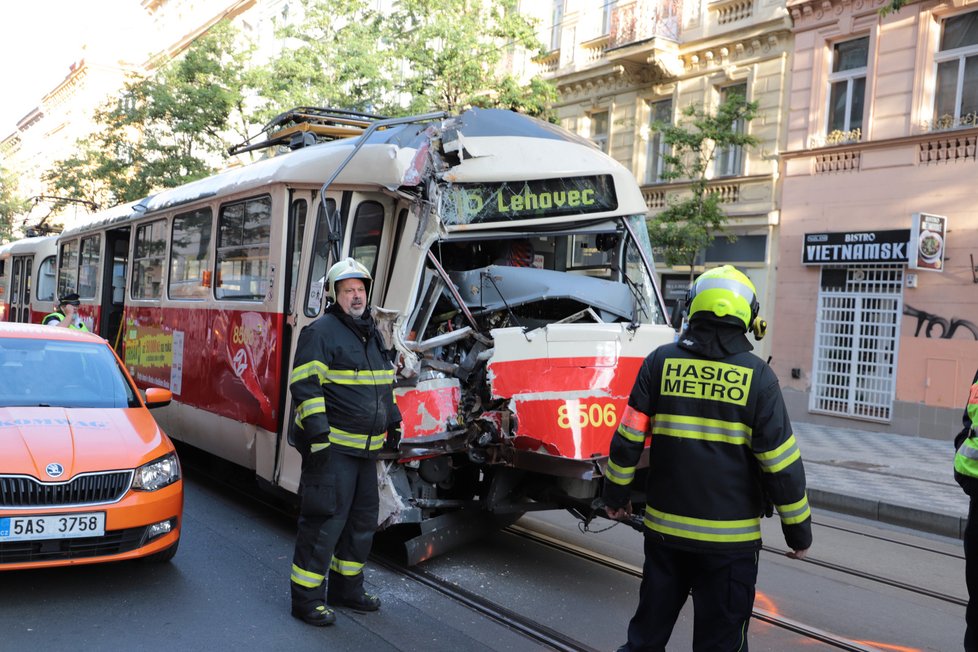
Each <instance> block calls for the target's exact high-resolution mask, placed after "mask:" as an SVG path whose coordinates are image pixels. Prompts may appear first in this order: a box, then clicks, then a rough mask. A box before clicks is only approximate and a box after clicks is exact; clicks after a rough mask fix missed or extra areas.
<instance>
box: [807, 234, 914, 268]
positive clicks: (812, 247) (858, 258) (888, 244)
mask: <svg viewBox="0 0 978 652" xmlns="http://www.w3.org/2000/svg"><path fill="white" fill-rule="evenodd" d="M909 250H910V229H894V230H890V231H858V232H840V233H806V234H805V243H804V246H803V247H802V253H801V262H802V264H803V265H839V264H846V263H850V264H862V263H906V262H908V261H909Z"/></svg>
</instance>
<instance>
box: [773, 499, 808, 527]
mask: <svg viewBox="0 0 978 652" xmlns="http://www.w3.org/2000/svg"><path fill="white" fill-rule="evenodd" d="M777 508H778V515H779V516H780V517H781V522H782V523H784V524H785V525H794V524H795V523H801V522H802V521H804V520H805V519H806V518H808V517H809V516H811V515H812V510H811V508H810V507H809V506H808V496H802V497H801V500H799V501H797V502H793V503H789V504H788V505H777Z"/></svg>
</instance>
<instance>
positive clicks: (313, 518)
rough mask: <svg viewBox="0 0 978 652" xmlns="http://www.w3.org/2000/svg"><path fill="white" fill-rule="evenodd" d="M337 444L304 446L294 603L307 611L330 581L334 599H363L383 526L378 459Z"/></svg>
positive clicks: (320, 599) (294, 561) (323, 595)
mask: <svg viewBox="0 0 978 652" xmlns="http://www.w3.org/2000/svg"><path fill="white" fill-rule="evenodd" d="M336 448H337V447H336V446H331V447H330V448H329V449H327V451H319V452H315V453H307V452H305V451H301V452H302V476H301V477H300V480H299V523H298V536H297V538H296V542H295V554H294V556H293V558H292V577H291V583H290V584H291V587H292V606H293V607H295V608H297V609H299V610H302V611H309V610H312V609H314V608H315V607H316V606H317V605H321V604H323V602H324V600H325V599H326V588H327V584H328V588H329V597H330V602H334V601H339V600H343V599H347V598H349V599H357V598H359V597H360V596H362V595H363V592H364V589H363V565H364V563H365V562H366V561H367V555H369V554H370V545H371V543H372V542H373V537H374V531H375V530H376V529H377V512H378V509H379V498H378V493H377V463H376V462H375V461H374V460H371V459H367V458H363V457H355V456H353V455H345V454H343V453H341V452H337V451H336ZM324 453H325V454H324ZM327 571H328V574H329V581H328V583H327V582H326V575H327Z"/></svg>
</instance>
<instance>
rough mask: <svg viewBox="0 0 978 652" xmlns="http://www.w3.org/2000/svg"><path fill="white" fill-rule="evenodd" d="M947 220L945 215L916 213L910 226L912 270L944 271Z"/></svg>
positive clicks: (910, 266) (910, 264) (910, 265)
mask: <svg viewBox="0 0 978 652" xmlns="http://www.w3.org/2000/svg"><path fill="white" fill-rule="evenodd" d="M946 236H947V218H946V217H945V216H943V215H931V214H929V213H914V214H913V222H912V223H911V225H910V263H909V264H908V265H907V267H909V268H910V269H928V270H932V271H937V272H941V271H944V238H945V237H946Z"/></svg>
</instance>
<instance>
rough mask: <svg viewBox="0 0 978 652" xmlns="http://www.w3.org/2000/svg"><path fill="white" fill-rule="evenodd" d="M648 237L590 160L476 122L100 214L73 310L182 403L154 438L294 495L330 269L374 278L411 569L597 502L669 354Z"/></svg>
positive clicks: (371, 136)
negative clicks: (310, 342) (543, 515)
mask: <svg viewBox="0 0 978 652" xmlns="http://www.w3.org/2000/svg"><path fill="white" fill-rule="evenodd" d="M324 184H325V185H324ZM645 216H646V205H645V202H644V200H643V198H642V194H641V192H640V191H639V187H638V185H637V183H636V182H635V179H634V178H633V177H632V175H631V174H630V173H629V171H628V170H627V169H625V168H624V167H623V166H621V165H620V164H618V163H617V162H615V161H614V160H613V159H611V158H610V157H608V156H606V155H605V154H603V153H601V152H600V151H599V150H598V149H596V148H595V147H594V146H593V145H591V144H590V143H589V142H587V141H584V140H582V139H580V138H579V137H577V136H575V135H573V134H571V133H569V132H566V131H564V130H562V129H560V128H559V127H555V126H553V125H550V124H547V123H544V122H541V121H538V120H535V119H532V118H528V117H526V116H522V115H519V114H516V113H512V112H508V111H498V110H478V109H473V110H470V111H466V112H464V113H462V114H461V115H459V116H455V117H435V116H430V115H429V116H422V119H421V120H412V119H403V120H389V121H383V122H379V123H376V124H374V125H373V126H372V127H371V128H370V129H368V130H367V131H366V132H365V133H364V134H363V135H362V136H360V137H359V138H348V139H343V140H335V141H332V142H328V143H322V144H317V145H311V146H307V147H302V148H298V149H296V150H295V151H292V152H289V153H286V154H282V155H279V156H274V157H271V158H267V159H264V160H261V161H259V162H257V163H253V164H251V165H247V166H243V167H239V168H235V169H231V170H229V171H227V172H224V173H221V174H218V175H215V176H213V177H210V178H206V179H203V180H200V181H197V182H194V183H190V184H187V185H184V186H181V187H178V188H173V189H169V190H165V191H163V192H160V193H159V194H157V195H154V196H152V197H149V198H147V199H145V200H143V201H141V202H138V203H136V204H132V205H129V206H125V207H120V208H117V209H114V210H113V211H109V212H105V213H102V214H99V215H97V216H96V217H95V219H94V220H93V221H92V222H91V223H89V224H87V225H85V226H82V227H79V228H74V229H70V230H67V231H65V232H64V233H63V234H62V235H61V236H60V237H59V238H58V252H59V259H58V262H59V267H58V273H59V275H58V288H59V289H60V290H70V289H74V290H76V291H77V292H78V293H79V294H80V295H81V296H82V304H83V307H82V311H81V312H82V315H83V316H84V317H86V318H88V319H89V320H90V324H89V327H90V328H91V329H92V330H94V331H96V332H98V333H100V334H101V335H102V336H103V337H105V338H106V339H108V340H109V341H110V342H114V343H116V344H117V347H118V348H119V349H120V351H121V355H122V356H123V358H124V360H125V363H126V365H127V367H128V369H129V371H130V373H131V375H132V376H133V377H134V378H135V379H136V381H137V383H139V384H140V385H142V386H160V387H166V388H169V389H170V390H171V391H172V393H173V403H172V404H171V405H170V406H169V407H167V408H165V409H163V410H159V411H158V412H157V413H156V415H157V419H158V420H159V422H160V423H161V425H162V426H163V427H164V429H165V430H166V432H168V433H169V434H170V435H171V436H172V437H173V438H175V439H179V440H182V441H184V442H186V443H188V444H191V445H193V446H196V447H198V448H201V449H204V450H206V451H209V452H210V453H213V454H215V455H218V456H220V457H222V458H226V459H228V460H231V461H233V462H235V463H237V464H239V465H243V466H245V467H247V468H250V469H254V471H255V473H256V474H257V476H258V478H259V479H260V480H261V481H264V482H267V483H268V484H270V485H272V486H275V487H281V488H284V489H286V490H289V491H295V490H296V487H297V485H298V479H299V456H298V454H297V453H296V451H295V450H294V449H293V448H292V447H291V446H289V444H288V441H287V433H288V424H289V423H290V421H291V420H292V418H293V416H294V415H293V413H292V407H291V400H290V396H289V392H288V378H289V373H290V370H291V367H292V354H293V351H294V347H295V344H296V338H297V337H298V334H299V330H300V329H301V328H302V327H303V326H304V325H306V324H308V323H310V322H311V321H313V320H315V319H316V318H317V317H318V316H319V315H320V314H322V311H323V307H324V299H325V298H324V288H323V285H324V284H323V279H324V275H325V273H326V270H327V269H328V268H329V266H330V265H331V264H332V263H333V262H334V260H335V259H337V258H338V257H345V256H352V257H354V258H356V259H357V260H358V261H360V262H361V263H362V264H364V265H365V266H366V267H367V269H369V270H370V273H371V275H372V276H373V279H374V282H373V284H372V289H371V294H372V296H371V303H372V305H373V307H374V310H375V314H376V316H377V318H378V323H379V324H380V325H381V326H382V331H383V332H384V333H385V336H386V338H387V339H388V341H389V343H390V345H391V347H393V348H394V349H396V351H397V356H398V375H397V385H396V387H397V388H396V393H397V399H398V405H399V406H400V410H401V413H402V415H403V417H404V424H403V426H404V427H403V431H404V439H403V440H402V444H401V448H402V455H401V457H400V458H399V459H397V460H390V459H388V460H386V461H384V463H383V471H384V473H382V474H381V486H382V514H381V518H382V519H383V521H384V523H383V525H385V526H390V525H398V524H421V532H422V533H424V534H422V535H421V536H420V537H419V538H418V539H416V541H418V543H417V545H416V546H415V548H414V550H415V551H416V552H415V553H414V554H413V555H412V558H413V559H415V560H416V559H419V558H423V557H424V556H427V555H429V554H432V553H433V552H437V551H438V545H437V544H435V543H434V541H435V540H436V539H443V538H444V536H445V535H444V532H441V533H439V532H437V530H438V529H439V527H441V526H446V527H447V528H449V529H460V528H458V527H456V526H457V524H458V522H459V521H458V519H460V518H464V517H468V516H473V515H479V516H480V517H481V516H484V515H486V514H491V515H496V516H499V515H505V514H518V513H521V512H523V511H526V510H529V509H544V508H554V507H571V508H573V507H580V506H584V505H588V504H589V503H590V502H591V499H592V498H593V497H594V495H595V492H596V482H595V479H596V478H598V477H599V476H600V463H601V462H602V461H603V460H604V459H606V456H607V454H608V446H609V442H610V439H611V435H612V433H613V431H614V429H615V428H616V427H617V424H618V421H619V419H620V417H621V414H622V411H623V409H624V406H625V402H626V400H627V397H628V393H629V390H630V389H631V384H632V382H633V380H634V378H635V375H636V373H637V370H638V367H639V365H640V364H641V361H642V360H643V358H644V357H645V356H646V355H647V354H648V353H649V352H650V351H651V350H652V349H653V348H655V347H656V346H658V345H660V344H662V343H665V342H670V341H672V340H673V339H674V338H675V331H674V330H673V329H672V328H671V327H669V326H668V325H667V321H666V319H665V317H664V315H663V308H662V305H663V304H662V300H661V297H660V295H659V293H658V290H657V288H656V286H655V282H654V273H653V272H654V270H653V263H652V257H651V248H650V246H649V243H648V239H647V234H646V228H645ZM462 529H464V528H462Z"/></svg>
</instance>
